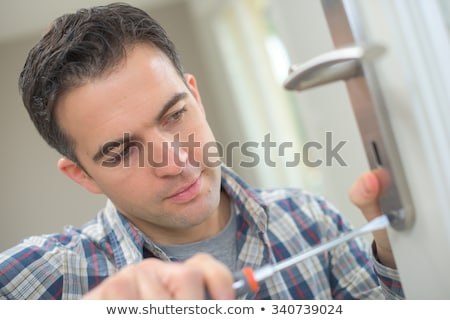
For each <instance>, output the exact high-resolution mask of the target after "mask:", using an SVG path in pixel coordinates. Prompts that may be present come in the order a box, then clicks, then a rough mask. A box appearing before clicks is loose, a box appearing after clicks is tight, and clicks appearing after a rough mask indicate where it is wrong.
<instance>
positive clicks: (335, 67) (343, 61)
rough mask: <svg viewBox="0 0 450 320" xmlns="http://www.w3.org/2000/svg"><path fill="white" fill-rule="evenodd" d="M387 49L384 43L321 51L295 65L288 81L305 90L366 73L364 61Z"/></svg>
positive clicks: (289, 85) (292, 86) (290, 86)
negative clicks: (317, 54)
mask: <svg viewBox="0 0 450 320" xmlns="http://www.w3.org/2000/svg"><path fill="white" fill-rule="evenodd" d="M384 52H385V48H384V47H383V46H381V45H368V46H352V47H343V48H339V49H336V50H333V51H330V52H327V53H324V54H321V55H319V56H317V57H315V58H312V59H311V60H309V61H307V62H305V63H303V64H295V65H292V66H291V68H290V70H289V75H288V78H287V79H286V80H285V82H284V87H285V88H286V89H287V90H296V91H302V90H305V89H309V88H313V87H317V86H320V85H323V84H327V83H330V82H334V81H339V80H347V79H350V78H353V77H357V76H359V75H361V74H362V63H363V62H369V61H373V60H374V59H376V58H377V57H379V56H380V55H382V54H383V53H384Z"/></svg>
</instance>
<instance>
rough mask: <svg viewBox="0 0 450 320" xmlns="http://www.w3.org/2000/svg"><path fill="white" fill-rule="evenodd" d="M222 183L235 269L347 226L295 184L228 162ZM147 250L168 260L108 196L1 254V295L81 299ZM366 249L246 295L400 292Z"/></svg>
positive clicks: (290, 273) (359, 246) (392, 274)
mask: <svg viewBox="0 0 450 320" xmlns="http://www.w3.org/2000/svg"><path fill="white" fill-rule="evenodd" d="M222 189H223V190H225V191H226V192H227V193H228V195H229V196H230V199H231V200H232V203H233V205H234V209H235V210H234V211H235V212H236V213H237V225H238V230H237V233H236V243H237V252H238V257H237V266H238V268H242V267H244V266H251V267H252V268H258V267H261V266H263V265H265V264H267V263H274V262H277V261H280V260H283V259H285V258H287V257H290V256H292V255H295V254H297V253H299V252H302V251H305V250H308V249H309V248H311V247H312V246H314V245H316V244H319V243H321V242H324V241H328V240H331V239H335V238H336V237H339V236H340V235H342V234H343V233H345V232H348V231H349V230H350V226H349V224H348V223H347V222H345V220H344V218H343V217H342V216H341V215H339V214H338V213H337V212H336V211H335V210H334V209H333V208H332V207H331V206H330V204H328V203H327V202H326V201H325V200H323V199H321V198H319V197H317V196H315V195H312V194H309V193H307V192H305V191H302V190H299V189H273V190H255V189H252V188H250V187H249V186H248V185H247V184H245V183H244V182H243V181H242V180H241V179H240V178H239V177H238V176H237V175H236V174H235V173H234V172H233V171H231V170H230V169H228V168H226V167H223V168H222ZM144 251H148V252H150V255H152V256H155V257H158V258H160V259H162V260H168V259H169V258H168V257H167V255H166V254H165V253H164V252H163V251H162V250H161V249H160V248H158V247H157V246H156V245H155V244H154V243H152V242H151V240H150V239H149V238H148V237H146V236H145V235H144V234H143V233H142V232H140V230H138V229H137V228H136V227H135V226H133V225H132V224H131V223H130V222H129V221H128V220H127V219H125V217H124V216H123V215H121V214H120V213H119V212H117V210H116V208H115V207H114V205H113V204H112V203H111V202H110V201H108V202H107V205H106V207H105V208H104V209H103V210H102V211H100V212H99V213H98V215H97V217H96V219H94V220H92V221H91V222H89V223H88V224H86V225H84V226H83V227H82V228H79V229H78V228H74V227H67V228H66V229H65V231H64V233H62V234H53V235H42V236H35V237H30V238H28V239H25V240H24V241H23V242H21V243H20V244H19V245H17V246H15V247H13V248H11V249H9V250H7V251H5V252H3V253H1V254H0V299H79V298H80V297H81V296H82V295H83V294H84V293H86V292H87V291H88V290H90V289H92V288H94V287H95V286H97V285H98V284H99V283H100V282H102V280H104V279H105V278H107V277H109V276H111V275H113V274H115V273H116V272H117V271H118V270H120V269H121V268H123V267H125V266H127V265H129V264H134V263H138V262H139V261H141V260H142V259H143V252H144ZM368 252H369V253H368ZM370 252H372V251H371V250H370V247H369V245H368V244H367V243H365V242H363V241H362V240H361V239H354V240H352V241H349V242H348V243H347V244H344V245H340V246H338V247H335V248H334V249H332V250H330V251H328V252H326V253H322V254H319V255H317V256H314V257H312V258H310V259H307V260H306V261H304V262H302V263H299V264H298V265H296V266H294V267H291V268H289V269H287V270H285V271H282V272H279V273H277V274H275V275H274V276H273V277H272V278H270V279H268V280H266V281H264V282H263V283H262V284H261V287H260V289H259V291H258V292H257V293H256V294H254V293H250V294H248V295H247V296H246V297H244V298H246V299H385V298H389V299H390V298H402V297H403V293H402V288H401V284H400V281H399V277H398V273H397V272H396V271H395V270H392V269H389V268H387V267H385V266H383V265H381V264H379V263H378V262H377V261H376V259H374V258H373V256H372V254H371V253H370Z"/></svg>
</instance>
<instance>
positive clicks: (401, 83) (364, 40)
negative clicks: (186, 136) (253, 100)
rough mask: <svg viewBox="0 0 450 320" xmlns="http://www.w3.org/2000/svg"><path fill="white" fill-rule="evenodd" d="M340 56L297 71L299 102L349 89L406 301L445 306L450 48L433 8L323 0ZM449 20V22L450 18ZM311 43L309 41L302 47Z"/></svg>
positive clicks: (433, 0) (449, 266) (449, 284)
mask: <svg viewBox="0 0 450 320" xmlns="http://www.w3.org/2000/svg"><path fill="white" fill-rule="evenodd" d="M322 9H323V14H324V17H325V20H326V23H327V26H328V30H329V33H330V36H331V39H332V42H333V45H334V47H335V49H334V50H330V51H329V52H324V53H323V54H319V55H318V56H316V57H313V58H312V59H310V60H307V61H299V62H298V63H297V62H296V63H295V64H294V65H293V66H292V68H291V72H290V74H289V76H288V77H287V79H286V82H285V87H286V89H287V90H292V91H296V92H297V94H298V95H301V94H303V92H304V91H305V90H309V89H310V88H317V89H315V90H320V88H318V87H320V86H322V85H325V84H329V83H332V82H335V81H344V83H345V87H344V90H346V91H347V94H348V97H349V102H350V104H351V108H352V110H353V114H354V116H355V121H356V125H357V128H358V133H359V135H360V137H361V142H362V146H363V149H364V152H365V156H366V158H367V162H368V166H369V167H370V168H371V169H376V171H377V172H380V173H381V175H380V177H382V178H383V179H384V178H385V177H388V179H387V180H388V181H389V182H387V184H386V189H385V191H384V193H383V197H382V199H381V206H382V209H383V211H384V212H385V213H386V214H387V215H388V217H389V219H390V222H391V226H390V228H389V236H390V239H391V242H392V246H393V250H394V255H395V258H396V261H397V266H398V268H399V272H400V277H401V279H402V283H403V286H404V290H405V294H406V297H407V298H408V299H449V298H450V278H449V277H448V276H447V273H448V270H450V213H449V210H448V208H450V197H449V195H450V166H449V164H450V126H449V124H450V107H449V106H450V96H449V94H450V72H449V71H450V64H449V59H448V57H450V45H449V33H448V27H447V26H446V25H445V19H446V17H445V13H444V10H443V7H442V6H441V3H440V2H439V1H437V0H423V1H407V0H399V1H364V0H322ZM447 18H448V17H447ZM299 41H305V39H299Z"/></svg>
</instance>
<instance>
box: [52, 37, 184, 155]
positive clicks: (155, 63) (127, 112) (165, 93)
mask: <svg viewBox="0 0 450 320" xmlns="http://www.w3.org/2000/svg"><path fill="white" fill-rule="evenodd" d="M181 91H186V86H185V85H184V81H183V79H182V78H181V76H180V75H179V74H178V73H177V71H176V69H175V68H174V67H173V65H172V63H171V61H170V60H169V58H168V57H167V56H166V55H165V54H164V53H162V52H161V51H160V50H159V49H157V48H155V47H152V46H148V45H136V46H134V47H132V48H131V49H130V50H129V51H128V52H127V55H126V59H124V60H123V61H122V62H121V63H120V64H119V65H118V66H117V67H116V68H115V69H114V70H113V71H111V72H109V73H107V74H105V75H104V76H102V77H98V78H95V79H91V80H89V81H87V82H85V83H83V84H82V85H81V86H79V87H77V88H74V89H72V90H70V91H68V92H67V93H66V94H64V95H63V96H61V98H60V99H59V101H58V106H57V109H56V116H57V120H58V123H59V125H60V126H61V128H62V130H63V131H64V132H65V133H66V134H68V135H69V136H70V137H71V138H72V139H73V140H74V142H75V144H76V150H75V151H76V153H77V150H81V149H86V150H88V151H87V152H92V150H90V149H92V145H93V144H95V145H97V144H99V143H102V142H104V141H106V140H108V139H116V138H117V136H120V135H122V134H123V132H125V131H127V132H131V131H136V130H139V129H140V128H139V126H141V125H142V122H143V120H144V119H146V120H149V119H152V117H155V116H156V114H158V113H159V111H160V109H161V108H162V106H163V105H164V104H165V103H166V102H167V100H169V99H170V98H171V97H172V96H173V95H174V93H176V92H181Z"/></svg>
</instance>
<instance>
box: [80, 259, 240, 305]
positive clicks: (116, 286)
mask: <svg viewBox="0 0 450 320" xmlns="http://www.w3.org/2000/svg"><path fill="white" fill-rule="evenodd" d="M232 284H233V276H232V274H231V273H230V271H229V270H228V269H227V268H226V267H225V265H223V264H222V263H220V262H218V261H217V260H215V259H213V258H212V257H210V256H208V255H206V254H197V255H195V256H194V257H192V258H191V259H189V260H187V261H185V262H182V263H178V262H164V261H161V260H158V259H154V258H148V259H145V260H143V261H142V262H141V263H139V264H136V265H131V266H127V267H125V268H123V269H122V270H120V271H119V272H118V273H117V274H115V275H113V276H111V277H109V278H108V279H106V280H105V281H103V282H102V283H101V284H100V285H98V286H97V287H96V288H94V289H93V290H92V291H90V292H88V293H87V294H86V295H85V296H83V298H82V299H91V300H100V299H109V300H127V299H130V300H138V299H148V300H152V299H153V300H169V299H180V300H188V299H196V300H197V299H205V297H206V292H205V290H207V291H208V294H209V297H211V298H212V299H224V300H225V299H234V298H235V293H234V290H233V288H232Z"/></svg>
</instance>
